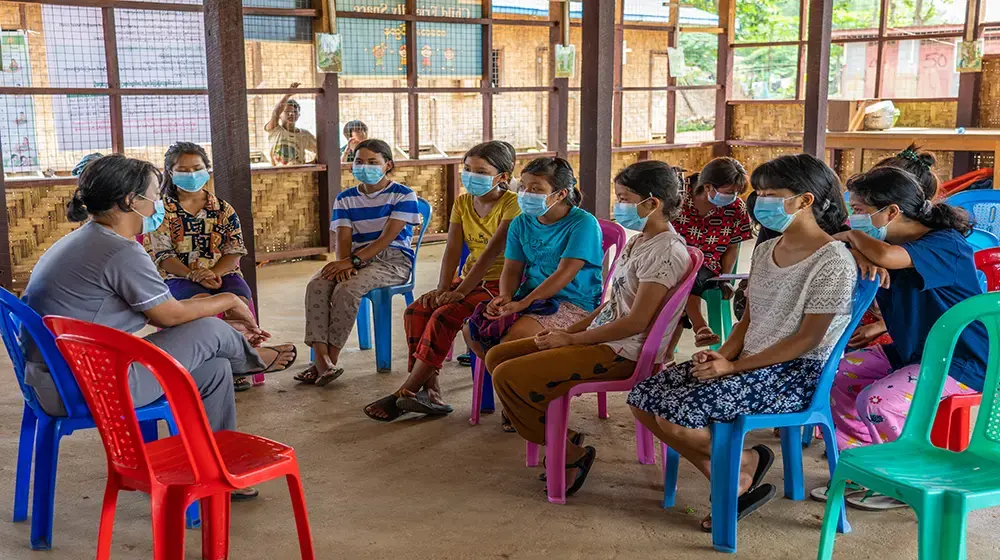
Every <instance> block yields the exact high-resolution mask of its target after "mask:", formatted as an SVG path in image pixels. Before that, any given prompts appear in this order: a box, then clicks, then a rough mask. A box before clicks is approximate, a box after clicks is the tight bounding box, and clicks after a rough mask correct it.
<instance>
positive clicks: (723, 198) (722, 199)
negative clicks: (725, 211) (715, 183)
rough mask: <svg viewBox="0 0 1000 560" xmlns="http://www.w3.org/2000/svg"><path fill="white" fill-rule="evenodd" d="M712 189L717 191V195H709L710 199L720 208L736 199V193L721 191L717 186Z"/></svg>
mask: <svg viewBox="0 0 1000 560" xmlns="http://www.w3.org/2000/svg"><path fill="white" fill-rule="evenodd" d="M712 190H714V191H715V196H710V197H708V201H709V202H711V203H712V204H714V205H716V206H718V207H720V208H721V207H723V206H729V205H730V204H732V203H733V201H734V200H736V195H735V194H726V193H721V192H719V189H716V188H713V189H712Z"/></svg>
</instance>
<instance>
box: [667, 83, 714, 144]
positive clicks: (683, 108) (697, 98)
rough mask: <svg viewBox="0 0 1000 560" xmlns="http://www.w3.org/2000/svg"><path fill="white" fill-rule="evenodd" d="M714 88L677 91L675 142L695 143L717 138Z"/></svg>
mask: <svg viewBox="0 0 1000 560" xmlns="http://www.w3.org/2000/svg"><path fill="white" fill-rule="evenodd" d="M717 93H718V92H717V91H716V90H714V89H694V90H679V91H677V92H676V103H677V120H676V124H675V127H674V133H675V136H674V142H676V143H677V144H694V143H696V142H711V141H713V140H715V98H716V95H717Z"/></svg>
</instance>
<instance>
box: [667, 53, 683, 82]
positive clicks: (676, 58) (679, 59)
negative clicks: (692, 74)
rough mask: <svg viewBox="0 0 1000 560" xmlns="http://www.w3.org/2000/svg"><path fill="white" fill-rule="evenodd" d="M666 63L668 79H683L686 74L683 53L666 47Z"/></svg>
mask: <svg viewBox="0 0 1000 560" xmlns="http://www.w3.org/2000/svg"><path fill="white" fill-rule="evenodd" d="M667 61H668V62H669V66H670V68H669V72H670V77H671V78H683V77H684V75H685V74H686V73H687V66H686V65H685V64H684V51H682V50H681V49H678V48H674V47H667Z"/></svg>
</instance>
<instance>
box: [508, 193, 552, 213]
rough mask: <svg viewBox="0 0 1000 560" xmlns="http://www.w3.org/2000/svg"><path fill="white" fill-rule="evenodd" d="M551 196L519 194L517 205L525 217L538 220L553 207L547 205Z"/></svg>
mask: <svg viewBox="0 0 1000 560" xmlns="http://www.w3.org/2000/svg"><path fill="white" fill-rule="evenodd" d="M549 196H551V195H544V194H537V193H531V192H519V193H517V205H518V206H520V207H521V212H522V213H524V214H525V215H528V216H531V217H534V218H537V217H539V216H544V215H545V213H546V212H548V211H549V209H550V208H552V206H548V205H546V204H545V201H547V200H548V199H549Z"/></svg>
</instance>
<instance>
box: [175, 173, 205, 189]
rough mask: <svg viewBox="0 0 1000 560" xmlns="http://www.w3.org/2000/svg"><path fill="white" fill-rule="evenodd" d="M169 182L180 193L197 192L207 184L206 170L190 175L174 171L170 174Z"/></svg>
mask: <svg viewBox="0 0 1000 560" xmlns="http://www.w3.org/2000/svg"><path fill="white" fill-rule="evenodd" d="M170 180H171V181H172V182H173V183H174V185H176V186H177V188H178V189H181V190H182V191H187V192H191V193H193V192H198V191H200V190H201V189H202V188H204V187H205V184H206V183H208V170H207V169H199V170H198V171H192V172H190V173H188V172H184V171H174V172H172V173H171V174H170Z"/></svg>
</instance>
